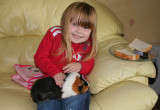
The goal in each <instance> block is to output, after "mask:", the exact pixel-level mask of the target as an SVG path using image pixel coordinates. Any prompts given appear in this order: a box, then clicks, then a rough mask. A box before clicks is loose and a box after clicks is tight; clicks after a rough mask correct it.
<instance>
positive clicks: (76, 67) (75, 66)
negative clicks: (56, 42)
mask: <svg viewBox="0 0 160 110" xmlns="http://www.w3.org/2000/svg"><path fill="white" fill-rule="evenodd" d="M81 67H82V65H81V63H79V62H72V63H69V64H67V65H66V66H64V67H63V70H64V73H71V72H80V70H81Z"/></svg>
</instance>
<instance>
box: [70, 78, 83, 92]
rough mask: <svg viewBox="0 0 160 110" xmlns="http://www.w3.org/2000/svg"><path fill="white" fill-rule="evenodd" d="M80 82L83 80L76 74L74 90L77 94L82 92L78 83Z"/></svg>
mask: <svg viewBox="0 0 160 110" xmlns="http://www.w3.org/2000/svg"><path fill="white" fill-rule="evenodd" d="M80 82H81V79H80V77H78V76H76V80H75V82H74V83H73V85H72V90H73V91H74V92H75V93H76V94H80V92H79V87H78V85H79V84H80Z"/></svg>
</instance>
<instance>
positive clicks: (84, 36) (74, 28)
mask: <svg viewBox="0 0 160 110" xmlns="http://www.w3.org/2000/svg"><path fill="white" fill-rule="evenodd" d="M90 34H91V29H89V28H87V27H81V26H78V25H77V22H76V20H72V21H71V22H70V23H69V36H70V37H71V41H72V42H73V43H75V44H78V43H84V42H86V41H87V40H88V38H89V36H90Z"/></svg>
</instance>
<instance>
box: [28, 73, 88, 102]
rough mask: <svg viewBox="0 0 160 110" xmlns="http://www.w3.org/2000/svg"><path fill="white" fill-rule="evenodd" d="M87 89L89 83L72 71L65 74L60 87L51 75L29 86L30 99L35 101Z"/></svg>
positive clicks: (83, 91)
mask: <svg viewBox="0 0 160 110" xmlns="http://www.w3.org/2000/svg"><path fill="white" fill-rule="evenodd" d="M88 89H89V83H88V82H87V81H86V80H85V78H83V76H82V75H80V74H79V73H76V72H72V73H69V74H67V75H66V78H65V81H64V84H63V86H62V88H60V87H59V86H57V85H56V83H55V81H54V79H53V78H51V77H44V78H41V79H38V80H37V81H36V82H35V83H34V84H33V86H32V88H31V97H32V100H33V101H34V102H35V103H37V102H40V101H45V100H51V99H58V100H60V99H64V98H67V97H70V96H75V95H78V94H83V93H85V92H86V91H87V90H88Z"/></svg>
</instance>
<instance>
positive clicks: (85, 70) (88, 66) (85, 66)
mask: <svg viewBox="0 0 160 110" xmlns="http://www.w3.org/2000/svg"><path fill="white" fill-rule="evenodd" d="M94 61H95V60H94V58H92V59H90V60H88V61H86V62H82V61H80V63H81V65H82V68H81V71H80V72H79V73H81V74H82V75H87V74H89V73H90V72H91V70H92V68H93V66H94Z"/></svg>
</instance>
